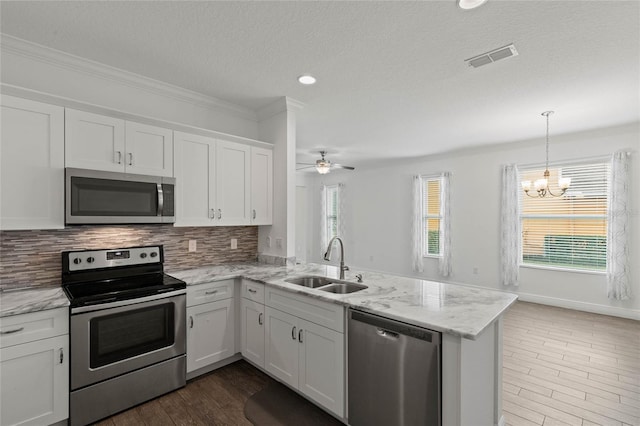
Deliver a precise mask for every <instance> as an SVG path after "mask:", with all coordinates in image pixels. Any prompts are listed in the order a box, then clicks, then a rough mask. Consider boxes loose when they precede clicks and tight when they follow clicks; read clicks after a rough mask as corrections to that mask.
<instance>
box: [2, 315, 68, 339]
mask: <svg viewBox="0 0 640 426" xmlns="http://www.w3.org/2000/svg"><path fill="white" fill-rule="evenodd" d="M63 334H69V308H58V309H50V310H46V311H40V312H31V313H28V314H21V315H13V316H9V317H3V318H0V346H1V347H3V348H6V347H8V346H13V345H19V344H21V343H27V342H33V341H35V340H40V339H47V338H49V337H55V336H61V335H63Z"/></svg>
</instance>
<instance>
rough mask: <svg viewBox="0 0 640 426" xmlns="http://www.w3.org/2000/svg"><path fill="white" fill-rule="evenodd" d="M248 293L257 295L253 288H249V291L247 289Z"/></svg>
mask: <svg viewBox="0 0 640 426" xmlns="http://www.w3.org/2000/svg"><path fill="white" fill-rule="evenodd" d="M247 291H248V292H249V293H254V294H255V293H257V291H256V290H254V289H252V288H248V289H247Z"/></svg>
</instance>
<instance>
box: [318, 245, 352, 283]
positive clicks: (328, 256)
mask: <svg viewBox="0 0 640 426" xmlns="http://www.w3.org/2000/svg"><path fill="white" fill-rule="evenodd" d="M334 240H338V242H339V243H340V279H341V280H344V271H348V270H349V267H348V266H345V265H344V245H343V244H342V239H340V237H333V238H332V239H331V241H329V246H328V247H327V251H326V252H325V253H324V260H326V261H330V260H331V250H332V249H333V241H334Z"/></svg>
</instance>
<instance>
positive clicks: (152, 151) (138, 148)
mask: <svg viewBox="0 0 640 426" xmlns="http://www.w3.org/2000/svg"><path fill="white" fill-rule="evenodd" d="M125 143H126V145H125V148H126V155H125V170H126V171H127V172H128V173H136V174H139V175H152V176H167V177H172V176H173V131H171V130H169V129H164V128H162V127H156V126H149V125H147V124H140V123H135V122H133V121H127V122H126V123H125Z"/></svg>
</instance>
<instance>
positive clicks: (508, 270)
mask: <svg viewBox="0 0 640 426" xmlns="http://www.w3.org/2000/svg"><path fill="white" fill-rule="evenodd" d="M518 178H519V177H518V167H517V166H516V165H515V164H510V165H506V166H504V167H503V169H502V206H501V214H500V223H501V230H500V231H501V232H500V276H501V281H502V285H505V286H507V285H514V286H517V285H518V284H519V283H518V280H519V278H520V270H519V264H520V258H521V255H520V254H521V253H520V250H521V249H520V202H519V198H520V185H519V184H518Z"/></svg>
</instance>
